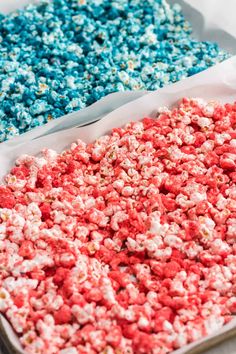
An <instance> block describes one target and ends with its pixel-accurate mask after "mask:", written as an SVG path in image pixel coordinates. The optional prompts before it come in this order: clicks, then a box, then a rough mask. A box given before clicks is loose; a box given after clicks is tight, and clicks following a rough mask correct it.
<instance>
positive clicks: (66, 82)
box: [0, 0, 229, 142]
mask: <svg viewBox="0 0 236 354" xmlns="http://www.w3.org/2000/svg"><path fill="white" fill-rule="evenodd" d="M228 56H229V55H228V54H227V53H226V52H224V51H223V50H221V49H220V48H219V47H218V45H217V44H215V43H211V42H199V41H197V40H195V39H194V38H193V37H192V29H191V25H190V24H189V23H188V22H187V21H186V20H185V19H184V17H183V14H182V12H181V7H180V6H179V5H178V4H175V5H173V6H170V5H169V4H168V2H167V1H166V0H146V1H140V0H114V1H110V0H87V1H85V0H83V1H82V0H70V1H68V0H50V1H49V0H42V1H41V2H40V3H38V4H35V5H33V4H31V5H28V6H27V7H26V8H25V9H22V10H18V11H15V12H13V13H10V14H8V15H0V102H1V109H0V142H2V141H4V140H6V139H10V138H12V137H13V136H15V135H18V134H22V133H24V132H26V131H28V130H30V129H32V128H34V127H36V126H40V125H42V124H45V123H47V122H48V121H50V120H52V119H56V118H59V117H61V116H63V115H64V114H67V113H69V112H73V111H76V110H80V109H82V108H84V107H86V106H88V105H90V104H92V103H94V102H95V101H97V100H99V99H100V98H102V97H104V96H105V95H107V94H110V93H112V92H116V91H126V90H156V89H158V88H159V87H163V86H165V85H168V84H170V83H172V82H176V81H178V80H181V79H183V78H185V77H187V76H191V75H194V74H196V73H198V72H200V71H202V70H205V69H207V68H208V67H210V66H212V65H214V64H215V63H217V62H220V61H222V60H224V59H226V58H227V57H228Z"/></svg>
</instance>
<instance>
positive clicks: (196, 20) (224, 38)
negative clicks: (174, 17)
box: [0, 0, 236, 150]
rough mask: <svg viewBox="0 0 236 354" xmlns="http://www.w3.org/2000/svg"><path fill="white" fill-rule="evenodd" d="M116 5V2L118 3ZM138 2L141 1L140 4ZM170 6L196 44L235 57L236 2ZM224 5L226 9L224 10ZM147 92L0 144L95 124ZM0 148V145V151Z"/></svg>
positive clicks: (9, 5) (16, 0)
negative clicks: (187, 24) (214, 46)
mask: <svg viewBox="0 0 236 354" xmlns="http://www.w3.org/2000/svg"><path fill="white" fill-rule="evenodd" d="M117 1H119V0H117ZM140 1H141V0H140ZM167 1H168V2H169V3H170V4H173V3H179V4H180V5H181V6H182V9H183V13H184V15H185V18H186V19H187V20H189V22H190V23H191V25H192V27H193V35H194V36H195V37H196V38H197V39H199V40H202V41H204V40H210V41H214V42H217V43H218V44H219V45H220V46H221V48H223V49H225V50H226V51H228V52H229V53H231V54H236V26H235V25H234V21H235V20H234V17H235V14H236V0H167ZM226 1H227V6H226ZM38 2H40V0H0V12H2V13H9V12H11V11H13V10H16V9H18V8H23V7H24V6H25V5H27V4H32V3H38ZM145 93H146V92H145V91H143V92H138V91H136V92H128V91H126V92H119V93H116V94H111V95H109V96H107V97H106V98H105V99H103V100H102V101H98V102H97V103H96V105H92V106H90V107H87V108H86V109H83V110H81V111H78V112H74V113H72V114H68V115H65V116H63V117H61V118H59V119H55V120H53V121H51V122H49V123H48V124H45V125H44V126H41V127H37V128H34V129H32V130H31V131H29V132H27V133H24V134H22V135H21V136H19V137H15V138H13V139H11V140H10V141H9V142H6V143H3V144H7V145H9V146H14V145H19V144H21V143H23V142H30V141H31V140H33V139H35V138H37V137H39V136H42V135H46V134H49V133H52V132H56V131H59V130H62V129H67V128H72V127H74V126H76V125H83V124H86V123H90V122H93V121H96V120H98V119H99V118H101V117H103V116H104V115H105V114H107V113H109V112H111V111H112V110H113V109H115V108H117V107H119V106H121V105H124V104H125V103H127V102H130V101H132V100H134V99H137V98H139V97H141V96H143V95H144V94H145ZM1 149H2V144H0V150H1Z"/></svg>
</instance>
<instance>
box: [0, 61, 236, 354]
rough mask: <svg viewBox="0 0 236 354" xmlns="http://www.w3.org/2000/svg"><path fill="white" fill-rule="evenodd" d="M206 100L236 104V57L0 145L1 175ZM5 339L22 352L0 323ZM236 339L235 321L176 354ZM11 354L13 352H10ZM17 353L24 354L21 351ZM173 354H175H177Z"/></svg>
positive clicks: (9, 331) (8, 329)
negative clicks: (164, 110) (34, 158)
mask: <svg viewBox="0 0 236 354" xmlns="http://www.w3.org/2000/svg"><path fill="white" fill-rule="evenodd" d="M184 96H188V97H203V98H205V99H206V100H219V101H220V102H222V103H223V102H233V101H235V100H236V56H235V57H233V58H231V59H228V60H226V61H224V62H223V63H221V64H218V65H216V66H214V67H212V68H210V69H209V70H206V71H204V72H202V73H200V74H197V75H195V76H192V77H191V78H188V79H185V80H182V81H180V82H178V83H176V84H173V85H170V86H167V87H164V88H162V89H159V90H157V91H154V92H152V93H149V94H146V95H144V96H142V97H141V98H139V99H137V100H134V101H132V102H130V103H127V104H125V105H123V106H121V107H119V108H117V109H116V110H114V111H112V112H111V113H109V114H108V115H106V116H105V117H104V118H102V119H101V120H100V121H98V122H96V123H93V124H91V125H89V126H85V127H82V128H79V127H74V128H70V129H67V130H63V131H60V132H56V133H53V134H49V135H46V136H42V137H39V138H36V139H34V140H32V141H31V142H30V143H29V142H27V143H25V144H21V145H18V146H12V147H11V146H6V145H4V144H2V145H1V149H0V175H1V176H3V175H4V174H6V173H7V171H8V170H9V168H10V167H11V166H12V165H13V163H14V161H15V159H16V158H17V157H18V156H19V155H21V154H23V153H28V154H38V153H39V152H40V150H41V149H42V148H45V147H48V148H53V149H55V150H57V151H58V152H60V151H62V150H63V149H65V148H67V147H68V146H69V145H70V143H71V142H73V141H75V140H76V139H78V138H80V139H82V140H84V141H85V142H87V143H88V142H92V141H94V140H95V139H96V138H98V137H100V136H101V135H104V134H107V133H109V131H110V130H111V129H112V128H114V127H118V126H122V125H124V124H126V123H128V122H130V121H131V120H132V121H137V120H140V119H141V118H143V117H145V116H151V117H155V116H156V115H157V112H158V108H159V107H163V106H168V107H170V108H171V107H174V106H175V105H176V104H177V103H178V101H179V100H180V99H181V98H182V97H184ZM1 326H2V332H3V328H4V330H5V332H6V333H5V334H4V337H5V339H6V338H8V341H10V342H11V343H12V344H13V345H14V347H18V348H19V343H18V340H17V337H15V336H14V335H13V332H12V331H11V328H10V327H9V326H6V325H4V323H3V322H2V321H1ZM233 334H234V335H236V318H235V319H233V320H232V321H231V322H230V323H229V324H227V325H226V326H224V327H223V328H222V329H221V330H219V331H217V332H216V333H215V334H214V335H211V336H208V337H206V338H203V339H202V340H200V341H197V342H195V343H192V344H190V345H188V346H185V347H183V348H181V349H179V350H177V351H175V352H174V353H175V354H187V353H188V354H197V353H200V352H201V351H202V350H204V349H207V348H209V347H210V346H212V345H213V344H216V343H219V342H220V341H222V340H225V339H227V338H228V337H229V336H232V335H233ZM11 353H12V351H11ZM18 353H23V352H22V351H18ZM174 353H173V354H174Z"/></svg>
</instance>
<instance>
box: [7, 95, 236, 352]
mask: <svg viewBox="0 0 236 354" xmlns="http://www.w3.org/2000/svg"><path fill="white" fill-rule="evenodd" d="M235 163H236V132H235V104H233V105H231V104H226V105H220V104H219V103H217V102H209V103H206V102H204V101H203V100H201V99H188V98H184V99H183V100H182V102H181V103H180V104H179V106H178V107H177V108H175V109H173V110H172V111H169V110H167V109H164V110H163V112H161V111H160V114H159V115H158V117H157V118H156V119H152V118H148V117H146V118H144V119H143V120H142V121H140V122H133V123H129V124H127V125H126V126H125V127H123V128H116V129H113V131H112V132H111V134H110V135H107V136H104V137H101V138H99V139H97V140H96V141H95V142H94V143H91V144H88V145H86V144H85V143H83V142H82V141H80V140H78V141H77V142H76V143H73V144H72V145H71V148H70V149H68V150H66V151H64V152H63V153H61V154H57V153H56V152H54V151H52V150H49V149H44V150H43V151H42V155H41V156H39V157H32V156H28V155H23V156H21V157H20V158H19V159H18V160H17V162H16V165H17V166H16V167H14V168H13V169H12V170H11V172H10V173H9V174H8V175H7V176H6V184H5V185H2V186H0V245H1V254H0V267H1V269H2V272H1V274H0V311H1V313H2V314H4V315H5V316H6V318H7V319H8V320H9V322H10V323H11V325H12V326H13V328H14V330H15V331H16V333H17V334H18V336H19V339H20V342H21V344H22V346H23V348H24V350H25V351H26V353H29V354H36V353H37V354H54V353H55V354H69V353H72V354H83V353H87V354H96V353H103V354H105V353H107V354H108V353H109V354H115V353H118V352H119V353H122V354H123V353H124V354H125V353H129V354H132V353H133V354H136V353H137V354H141V353H145V354H167V353H170V352H172V351H174V350H175V349H177V348H180V347H182V346H184V345H186V344H188V343H191V342H194V341H196V340H198V339H200V338H202V337H204V336H206V335H209V334H212V333H214V332H215V331H216V330H218V329H220V328H221V327H222V326H224V324H226V323H228V322H229V321H230V320H231V319H232V314H233V313H235V312H236V297H235V296H236V247H235V241H236V184H235V181H236V177H235V174H236V171H235Z"/></svg>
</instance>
